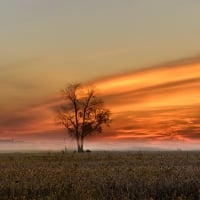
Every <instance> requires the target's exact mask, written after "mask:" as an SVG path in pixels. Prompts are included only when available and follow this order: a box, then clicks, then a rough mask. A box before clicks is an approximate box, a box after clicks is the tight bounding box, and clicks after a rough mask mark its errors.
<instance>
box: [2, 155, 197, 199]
mask: <svg viewBox="0 0 200 200" xmlns="http://www.w3.org/2000/svg"><path fill="white" fill-rule="evenodd" d="M3 199H20V200H25V199H28V200H33V199H35V200H42V199H44V200H62V199H63V200H64V199H72V200H79V199H80V200H87V199H91V200H92V199H94V200H95V199H105V200H107V199H108V200H109V199H113V200H114V199H115V200H128V199H136V200H146V199H148V200H154V199H172V200H174V199H177V200H183V199H187V200H188V199H194V200H198V199H200V152H92V153H82V154H77V153H72V152H71V153H65V154H63V153H21V154H20V153H15V154H14V153H12V154H5V153H4V154H0V200H3Z"/></svg>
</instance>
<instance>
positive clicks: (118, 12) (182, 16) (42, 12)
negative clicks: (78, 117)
mask: <svg viewBox="0 0 200 200" xmlns="http://www.w3.org/2000/svg"><path fill="white" fill-rule="evenodd" d="M199 8H200V2H199V1H198V0H190V1H188V0H173V1H172V0H171V1H165V0H152V1H147V0H140V1H138V0H124V1H121V0H109V1H108V0H101V1H93V0H84V1H82V0H77V1H66V0H56V1H55V0H12V1H7V0H1V1H0V25H1V31H0V44H1V45H0V83H1V84H0V96H1V98H0V110H1V112H0V141H2V144H3V143H4V142H6V141H8V143H9V142H10V141H12V140H14V141H18V143H17V142H16V143H17V144H15V145H16V148H22V147H24V146H25V147H26V145H28V144H29V145H30V146H31V147H33V148H34V147H36V146H35V144H36V143H37V145H38V146H37V148H42V147H43V146H44V144H45V145H46V146H47V148H53V147H55V144H56V145H57V146H58V147H60V146H61V144H62V145H63V138H65V137H66V132H65V131H64V130H62V129H60V128H58V127H57V126H55V123H54V113H53V111H52V108H53V107H54V106H55V105H57V104H58V103H59V98H60V97H59V92H60V90H61V89H62V88H64V87H65V85H66V84H67V83H70V82H82V83H92V85H94V86H95V87H96V88H97V90H98V93H99V95H100V96H102V98H103V99H104V101H105V105H107V106H108V107H109V108H110V110H111V112H112V118H113V123H112V125H111V127H110V128H109V129H107V128H106V129H105V131H104V133H103V134H102V136H99V137H93V138H89V139H88V141H87V143H86V144H87V146H88V147H91V148H94V147H97V148H100V149H106V148H108V149H109V148H113V149H119V148H121V149H125V148H130V149H131V148H133V147H137V148H144V147H148V148H169V147H173V148H175V149H176V148H183V149H184V148H186V149H188V148H190V149H196V148H198V147H199V144H200V142H199V139H200V135H199V134H200V98H199V97H200V92H199V88H200V37H199V35H200V26H199V23H198V19H199V18H200V12H199ZM64 140H65V139H64ZM67 142H68V145H69V146H70V145H71V144H72V143H73V142H72V141H70V140H67ZM12 145H13V144H12ZM53 145H54V146H53ZM1 146H2V145H1ZM0 148H1V147H0ZM2 148H3V147H2Z"/></svg>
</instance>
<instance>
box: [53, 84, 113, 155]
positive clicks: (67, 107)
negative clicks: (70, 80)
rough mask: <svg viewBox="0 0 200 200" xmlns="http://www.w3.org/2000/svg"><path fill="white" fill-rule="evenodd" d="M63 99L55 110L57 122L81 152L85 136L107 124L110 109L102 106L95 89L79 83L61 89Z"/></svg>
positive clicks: (96, 131)
mask: <svg viewBox="0 0 200 200" xmlns="http://www.w3.org/2000/svg"><path fill="white" fill-rule="evenodd" d="M62 97H63V98H64V100H65V103H64V105H61V106H60V107H59V109H58V110H57V123H58V124H59V125H61V126H64V127H65V128H66V129H67V130H68V133H69V135H70V136H71V137H72V138H74V139H75V140H76V142H77V149H78V152H83V151H84V150H83V145H84V139H85V137H87V136H89V135H92V134H95V133H101V132H102V126H103V125H107V126H109V124H110V122H111V120H110V111H109V110H108V109H106V108H104V103H103V101H102V99H100V98H97V97H96V96H95V90H94V89H91V88H89V89H88V88H87V89H85V87H82V86H81V84H70V85H68V86H67V87H66V88H65V89H64V90H63V91H62Z"/></svg>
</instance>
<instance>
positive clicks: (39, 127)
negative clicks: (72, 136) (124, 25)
mask: <svg viewBox="0 0 200 200" xmlns="http://www.w3.org/2000/svg"><path fill="white" fill-rule="evenodd" d="M90 83H92V85H94V86H95V88H96V90H97V94H98V95H99V96H101V97H102V98H103V99H104V101H105V105H106V106H107V107H108V108H110V110H111V112H112V118H113V122H112V125H111V127H110V128H106V129H105V131H104V133H103V134H102V136H101V137H98V136H96V137H92V138H90V139H89V141H93V142H95V143H96V142H97V141H99V143H98V144H97V147H98V145H99V146H101V145H103V144H104V145H106V144H107V143H111V144H112V146H115V145H118V146H119V145H120V144H121V145H122V146H123V144H126V143H131V142H132V143H131V144H134V143H140V144H142V145H147V146H148V145H153V146H155V145H157V146H164V144H168V146H167V147H170V144H173V147H174V144H179V147H180V144H181V146H182V147H183V148H184V145H188V144H191V145H193V144H195V145H198V144H199V141H200V62H199V61H198V59H197V60H196V61H189V62H185V61H182V62H181V61H180V62H175V63H171V64H166V65H161V66H156V67H151V68H146V69H142V70H137V71H133V72H128V73H125V74H119V75H115V76H110V77H107V78H103V79H98V80H94V81H91V82H90ZM59 103H60V96H59V94H57V95H52V96H51V97H49V98H48V99H46V100H44V101H42V102H40V101H38V102H37V103H36V102H35V103H30V104H29V105H27V106H26V108H23V109H18V110H16V111H13V112H12V114H11V113H1V115H0V118H1V122H0V130H1V139H9V138H14V139H15V140H22V141H32V140H34V141H40V142H41V141H45V140H52V141H56V140H63V138H64V137H65V136H64V135H65V131H64V130H62V129H60V128H58V127H57V126H55V122H54V113H53V110H54V108H55V107H56V106H57V105H59ZM97 138H98V139H97ZM106 142H107V143H106ZM129 145H130V144H129ZM177 146H178V145H177ZM109 148H110V147H109Z"/></svg>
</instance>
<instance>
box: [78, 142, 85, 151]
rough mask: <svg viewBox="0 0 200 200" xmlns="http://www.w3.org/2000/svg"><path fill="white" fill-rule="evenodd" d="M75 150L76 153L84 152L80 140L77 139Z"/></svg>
mask: <svg viewBox="0 0 200 200" xmlns="http://www.w3.org/2000/svg"><path fill="white" fill-rule="evenodd" d="M80 143H81V144H80ZM77 150H78V153H82V152H84V150H83V140H82V139H81V141H80V140H79V139H77Z"/></svg>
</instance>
